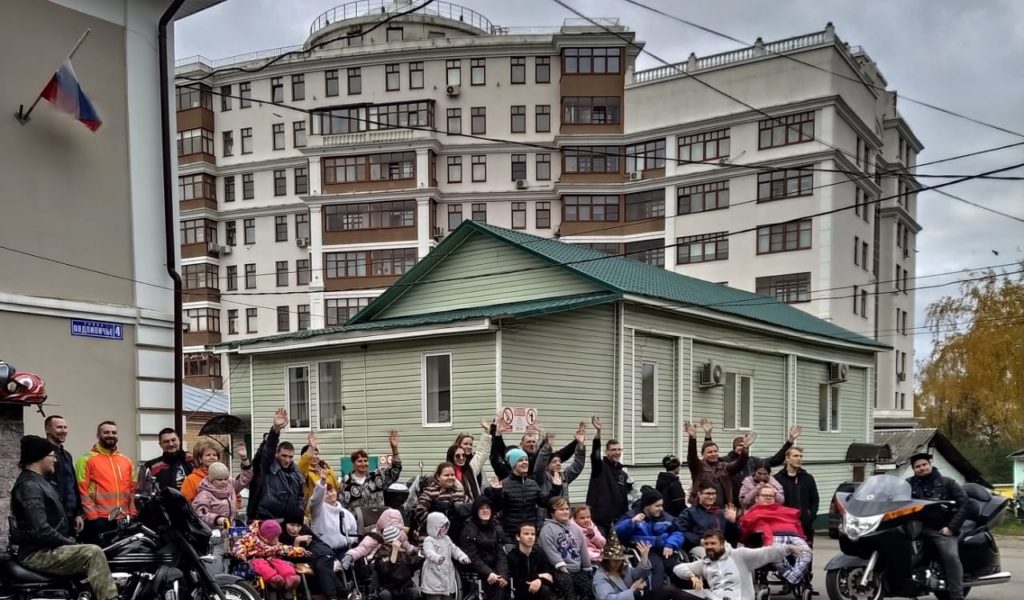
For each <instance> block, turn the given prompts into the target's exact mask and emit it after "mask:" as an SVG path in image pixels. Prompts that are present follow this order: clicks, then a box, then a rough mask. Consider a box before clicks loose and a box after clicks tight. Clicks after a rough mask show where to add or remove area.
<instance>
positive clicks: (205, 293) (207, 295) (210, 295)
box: [181, 288, 220, 302]
mask: <svg viewBox="0 0 1024 600" xmlns="http://www.w3.org/2000/svg"><path fill="white" fill-rule="evenodd" d="M181 301H182V302H220V290H218V289H216V288H195V289H190V290H184V291H182V298H181Z"/></svg>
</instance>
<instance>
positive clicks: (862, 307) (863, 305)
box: [860, 290, 868, 319]
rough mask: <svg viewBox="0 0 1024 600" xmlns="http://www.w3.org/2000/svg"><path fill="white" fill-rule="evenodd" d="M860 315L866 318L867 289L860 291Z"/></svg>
mask: <svg viewBox="0 0 1024 600" xmlns="http://www.w3.org/2000/svg"><path fill="white" fill-rule="evenodd" d="M860 316H862V317H864V318H865V319H866V318H868V291H867V290H861V291H860Z"/></svg>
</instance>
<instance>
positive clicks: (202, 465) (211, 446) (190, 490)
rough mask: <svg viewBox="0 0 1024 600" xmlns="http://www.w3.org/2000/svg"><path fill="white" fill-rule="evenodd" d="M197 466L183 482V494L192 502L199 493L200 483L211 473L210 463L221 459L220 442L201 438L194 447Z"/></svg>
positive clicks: (193, 451)
mask: <svg viewBox="0 0 1024 600" xmlns="http://www.w3.org/2000/svg"><path fill="white" fill-rule="evenodd" d="M192 457H193V458H194V459H195V461H196V466H195V468H194V469H192V472H191V473H189V475H188V477H186V478H185V481H183V482H182V483H181V495H182V496H185V500H188V501H189V502H192V501H193V500H195V499H196V494H198V493H199V484H200V483H202V482H203V480H204V479H206V476H207V475H208V474H209V469H210V465H212V464H213V463H215V462H219V461H220V444H219V443H217V442H215V441H213V440H199V441H198V442H196V445H195V447H194V448H193V449H192Z"/></svg>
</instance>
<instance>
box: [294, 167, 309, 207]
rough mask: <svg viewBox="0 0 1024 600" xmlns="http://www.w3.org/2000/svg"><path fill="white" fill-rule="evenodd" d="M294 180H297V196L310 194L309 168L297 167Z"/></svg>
mask: <svg viewBox="0 0 1024 600" xmlns="http://www.w3.org/2000/svg"><path fill="white" fill-rule="evenodd" d="M294 180H295V193H296V195H298V194H308V193H309V168H308V167H295V171H294ZM296 218H297V217H296Z"/></svg>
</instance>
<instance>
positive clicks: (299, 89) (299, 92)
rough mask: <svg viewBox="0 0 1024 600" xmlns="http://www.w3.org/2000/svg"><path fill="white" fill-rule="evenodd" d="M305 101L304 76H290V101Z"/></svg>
mask: <svg viewBox="0 0 1024 600" xmlns="http://www.w3.org/2000/svg"><path fill="white" fill-rule="evenodd" d="M305 99H306V76H305V75H303V74H302V73H299V74H298V75H292V101H293V102H294V101H296V100H305Z"/></svg>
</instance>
